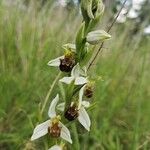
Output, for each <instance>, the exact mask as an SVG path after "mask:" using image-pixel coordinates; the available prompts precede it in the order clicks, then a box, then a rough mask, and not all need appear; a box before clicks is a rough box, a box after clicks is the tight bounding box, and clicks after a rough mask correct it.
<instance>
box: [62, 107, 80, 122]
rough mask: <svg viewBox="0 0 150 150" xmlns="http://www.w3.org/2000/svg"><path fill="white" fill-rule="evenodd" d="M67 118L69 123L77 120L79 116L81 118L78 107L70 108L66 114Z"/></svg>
mask: <svg viewBox="0 0 150 150" xmlns="http://www.w3.org/2000/svg"><path fill="white" fill-rule="evenodd" d="M64 115H65V118H66V119H68V120H69V121H73V120H75V119H76V118H77V117H78V116H79V113H78V110H77V107H76V106H74V105H73V106H70V107H69V108H68V109H67V110H66V112H65V114H64Z"/></svg>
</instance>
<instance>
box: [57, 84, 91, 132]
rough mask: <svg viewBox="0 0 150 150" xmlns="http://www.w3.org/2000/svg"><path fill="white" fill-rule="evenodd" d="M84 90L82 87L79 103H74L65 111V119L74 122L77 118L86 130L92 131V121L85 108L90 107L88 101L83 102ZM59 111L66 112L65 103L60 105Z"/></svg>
mask: <svg viewBox="0 0 150 150" xmlns="http://www.w3.org/2000/svg"><path fill="white" fill-rule="evenodd" d="M84 88H85V87H82V88H81V90H80V91H79V101H78V103H75V102H72V103H71V105H70V106H69V107H68V108H67V109H66V110H65V114H64V115H65V118H66V119H67V120H69V121H73V120H75V119H76V118H77V119H78V121H79V122H80V123H81V124H82V125H83V126H84V128H85V129H86V130H88V131H90V126H91V120H90V117H89V115H88V113H87V111H86V109H85V108H88V107H89V106H90V103H89V102H88V101H83V100H82V99H83V94H84ZM57 109H58V110H60V111H64V109H65V103H60V104H59V105H58V106H57Z"/></svg>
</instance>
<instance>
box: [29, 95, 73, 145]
mask: <svg viewBox="0 0 150 150" xmlns="http://www.w3.org/2000/svg"><path fill="white" fill-rule="evenodd" d="M58 101H59V95H58V94H57V96H56V97H55V98H54V99H53V100H52V102H51V104H50V107H49V111H48V116H49V117H50V119H49V120H47V121H45V122H43V123H41V124H39V125H37V126H36V127H35V129H34V131H33V135H32V137H31V140H32V141H33V140H35V139H38V138H40V137H42V136H44V135H45V134H47V133H49V135H50V136H51V137H55V138H58V137H61V138H63V139H64V140H66V141H68V142H70V143H72V140H71V136H70V132H69V130H68V128H67V127H66V126H65V125H64V124H63V123H61V122H60V120H61V118H60V116H59V115H56V111H55V107H56V105H57V103H58Z"/></svg>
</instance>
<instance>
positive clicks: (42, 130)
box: [31, 120, 50, 141]
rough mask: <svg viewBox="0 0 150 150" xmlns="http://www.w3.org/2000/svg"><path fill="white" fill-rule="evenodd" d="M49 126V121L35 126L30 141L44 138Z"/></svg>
mask: <svg viewBox="0 0 150 150" xmlns="http://www.w3.org/2000/svg"><path fill="white" fill-rule="evenodd" d="M49 126H50V120H47V121H45V122H43V123H41V124H39V125H37V126H36V127H35V129H34V131H33V134H32V136H31V141H33V140H35V139H38V138H40V137H42V136H44V135H45V134H47V133H48V127H49Z"/></svg>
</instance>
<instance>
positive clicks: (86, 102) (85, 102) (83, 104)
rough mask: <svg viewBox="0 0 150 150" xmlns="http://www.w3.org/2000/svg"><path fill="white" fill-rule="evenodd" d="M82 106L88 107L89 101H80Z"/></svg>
mask: <svg viewBox="0 0 150 150" xmlns="http://www.w3.org/2000/svg"><path fill="white" fill-rule="evenodd" d="M82 106H83V107H85V108H88V107H90V102H88V101H82Z"/></svg>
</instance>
